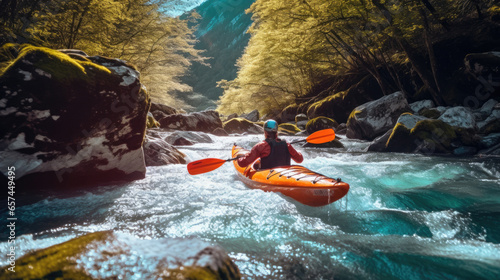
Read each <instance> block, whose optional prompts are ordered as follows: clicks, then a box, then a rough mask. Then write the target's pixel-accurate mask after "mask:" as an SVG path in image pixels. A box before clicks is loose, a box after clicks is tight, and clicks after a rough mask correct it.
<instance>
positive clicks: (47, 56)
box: [4, 45, 111, 83]
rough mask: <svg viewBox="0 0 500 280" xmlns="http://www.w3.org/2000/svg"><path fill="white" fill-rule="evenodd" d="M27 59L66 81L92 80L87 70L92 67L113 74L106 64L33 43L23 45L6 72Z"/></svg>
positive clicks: (56, 77)
mask: <svg viewBox="0 0 500 280" xmlns="http://www.w3.org/2000/svg"><path fill="white" fill-rule="evenodd" d="M25 59H27V60H28V61H32V62H34V67H36V68H37V69H40V70H43V71H44V72H46V73H48V74H50V75H51V76H52V77H53V78H54V79H57V80H59V81H63V82H65V83H71V82H72V81H74V80H80V79H81V80H86V81H89V80H91V79H92V78H94V77H91V76H89V75H88V72H89V71H87V70H90V69H92V70H93V71H92V72H97V73H98V74H104V75H111V71H110V70H109V69H108V68H106V67H104V66H101V65H98V64H95V63H92V62H90V61H86V60H76V59H73V58H71V57H70V56H69V55H67V54H64V53H62V52H60V51H57V50H53V49H49V48H44V47H35V46H31V45H23V46H21V48H20V51H19V55H18V56H17V58H16V59H15V60H14V61H12V62H11V63H9V65H8V66H7V67H6V68H5V71H4V74H6V73H7V72H9V70H10V69H11V68H12V67H13V66H14V65H15V64H17V63H19V62H21V61H23V60H25Z"/></svg>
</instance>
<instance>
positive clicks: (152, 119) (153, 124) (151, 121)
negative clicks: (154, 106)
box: [147, 115, 160, 128]
mask: <svg viewBox="0 0 500 280" xmlns="http://www.w3.org/2000/svg"><path fill="white" fill-rule="evenodd" d="M154 127H160V123H159V122H158V121H157V120H156V119H155V117H153V116H149V115H148V120H147V128H154Z"/></svg>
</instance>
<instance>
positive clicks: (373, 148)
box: [368, 113, 427, 152]
mask: <svg viewBox="0 0 500 280" xmlns="http://www.w3.org/2000/svg"><path fill="white" fill-rule="evenodd" d="M426 119H427V118H425V117H422V116H418V115H413V114H410V113H404V114H402V115H401V116H400V117H399V118H398V120H397V123H396V125H398V124H402V125H404V126H405V127H406V128H407V129H412V128H414V127H415V126H416V125H417V123H418V122H419V121H422V120H426ZM391 134H392V129H389V130H388V131H387V132H386V133H384V134H383V135H382V136H379V137H377V138H375V140H373V141H372V143H371V144H370V146H368V151H369V152H383V151H385V149H386V145H387V141H388V140H389V137H390V136H391Z"/></svg>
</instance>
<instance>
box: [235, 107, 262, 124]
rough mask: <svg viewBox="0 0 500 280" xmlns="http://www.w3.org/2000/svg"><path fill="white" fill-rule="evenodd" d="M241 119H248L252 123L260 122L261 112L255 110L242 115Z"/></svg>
mask: <svg viewBox="0 0 500 280" xmlns="http://www.w3.org/2000/svg"><path fill="white" fill-rule="evenodd" d="M240 118H244V119H247V120H249V121H251V122H258V121H259V118H260V115H259V111H258V110H253V111H252V112H250V113H246V114H241V116H240Z"/></svg>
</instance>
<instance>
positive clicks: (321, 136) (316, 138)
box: [306, 128, 335, 144]
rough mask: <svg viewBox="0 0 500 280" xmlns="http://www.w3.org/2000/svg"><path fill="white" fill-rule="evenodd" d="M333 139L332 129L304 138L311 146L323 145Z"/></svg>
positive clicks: (333, 132)
mask: <svg viewBox="0 0 500 280" xmlns="http://www.w3.org/2000/svg"><path fill="white" fill-rule="evenodd" d="M334 139H335V130H333V128H328V129H323V130H319V131H316V132H314V133H313V134H311V135H309V136H308V137H307V138H306V141H307V142H309V143H311V144H323V143H327V142H330V141H333V140H334Z"/></svg>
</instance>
